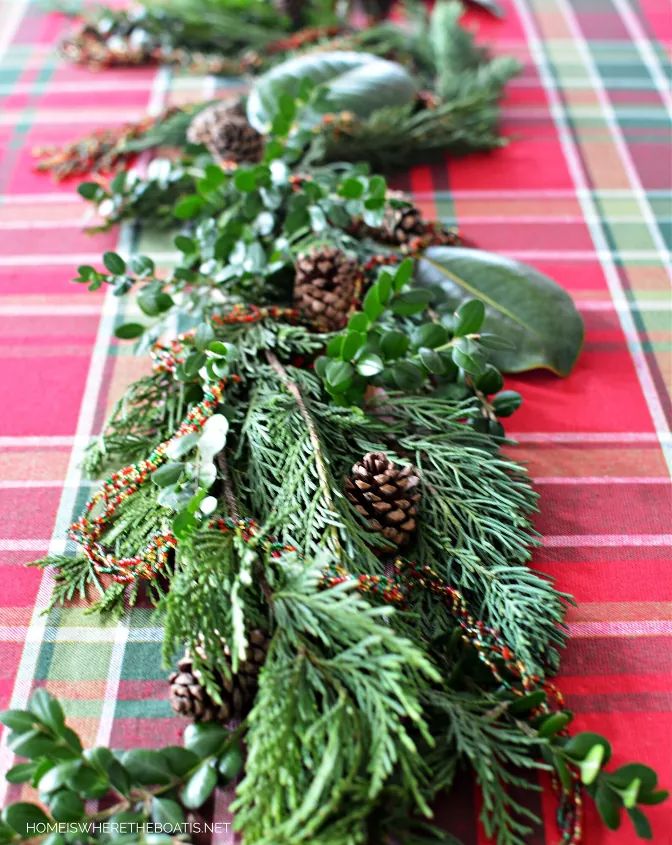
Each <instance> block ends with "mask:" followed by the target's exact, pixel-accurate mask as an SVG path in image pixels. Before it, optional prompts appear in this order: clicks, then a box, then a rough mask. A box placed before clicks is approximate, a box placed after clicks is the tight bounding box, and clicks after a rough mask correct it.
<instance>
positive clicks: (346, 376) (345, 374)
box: [325, 361, 355, 393]
mask: <svg viewBox="0 0 672 845" xmlns="http://www.w3.org/2000/svg"><path fill="white" fill-rule="evenodd" d="M354 374H355V371H354V369H353V367H352V364H349V363H348V362H347V361H330V362H329V363H328V364H327V367H326V370H325V377H326V380H327V384H328V385H329V386H330V387H331V388H332V390H334V391H336V393H343V392H344V391H346V390H347V389H348V387H350V385H351V384H352V379H353V376H354Z"/></svg>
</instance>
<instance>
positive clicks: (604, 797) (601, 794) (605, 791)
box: [595, 746, 621, 830]
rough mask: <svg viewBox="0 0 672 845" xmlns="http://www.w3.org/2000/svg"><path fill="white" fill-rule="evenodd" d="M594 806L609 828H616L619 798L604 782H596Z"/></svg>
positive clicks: (619, 823) (619, 807)
mask: <svg viewBox="0 0 672 845" xmlns="http://www.w3.org/2000/svg"><path fill="white" fill-rule="evenodd" d="M596 747H597V746H596ZM595 806H596V807H597V811H598V813H599V814H600V816H601V817H602V821H603V822H604V823H605V824H606V826H607V827H608V828H609V830H618V828H619V827H620V825H621V812H620V810H621V800H620V798H619V797H618V795H617V794H616V793H615V792H614V791H613V790H612V789H609V787H608V786H607V785H606V784H605V783H600V784H598V787H597V790H596V792H595Z"/></svg>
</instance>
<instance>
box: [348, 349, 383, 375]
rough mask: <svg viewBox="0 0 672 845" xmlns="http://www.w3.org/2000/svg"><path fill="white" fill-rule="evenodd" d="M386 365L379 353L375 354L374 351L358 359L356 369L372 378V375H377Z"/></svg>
mask: <svg viewBox="0 0 672 845" xmlns="http://www.w3.org/2000/svg"><path fill="white" fill-rule="evenodd" d="M384 366H385V365H384V364H383V359H382V358H381V357H380V356H379V355H375V354H374V353H373V352H368V353H366V354H364V355H362V357H361V358H360V359H359V360H358V361H357V363H356V365H355V369H356V370H357V372H358V373H359V374H360V376H364V377H365V378H370V377H371V376H377V375H378V373H380V372H382V371H383V368H384Z"/></svg>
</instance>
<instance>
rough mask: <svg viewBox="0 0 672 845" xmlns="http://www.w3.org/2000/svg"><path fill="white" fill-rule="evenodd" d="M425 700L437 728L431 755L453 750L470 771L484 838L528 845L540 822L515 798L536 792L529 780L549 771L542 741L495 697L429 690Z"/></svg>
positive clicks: (507, 844) (501, 844) (504, 844)
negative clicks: (542, 757)
mask: <svg viewBox="0 0 672 845" xmlns="http://www.w3.org/2000/svg"><path fill="white" fill-rule="evenodd" d="M426 698H427V702H428V705H429V708H430V712H431V713H432V716H433V722H432V724H433V725H434V726H435V727H436V728H437V732H436V733H435V736H436V738H437V744H436V747H435V750H434V751H430V756H431V757H432V758H434V757H436V758H440V756H441V755H442V753H445V750H446V749H450V748H451V747H453V748H455V750H456V751H457V753H458V754H459V755H460V757H462V758H463V759H464V760H465V761H468V762H469V764H470V765H471V766H472V767H473V769H474V771H475V774H476V778H477V780H478V783H479V786H480V787H481V791H482V795H483V809H482V812H481V821H482V822H483V826H484V828H485V831H486V834H487V835H488V836H489V837H493V840H494V842H496V843H497V845H527V843H528V842H529V841H530V840H529V837H530V834H531V833H532V832H533V831H534V829H535V827H536V826H537V825H538V824H540V819H539V818H538V817H537V815H536V814H535V813H534V812H533V811H532V810H530V808H529V807H528V806H526V805H525V804H524V803H522V801H521V800H519V798H518V797H516V794H515V793H516V792H517V791H519V790H521V789H522V790H531V791H539V787H538V786H537V785H536V783H535V779H534V777H530V775H531V774H532V775H534V773H536V772H541V771H547V770H549V769H550V767H549V766H548V765H547V764H545V763H543V762H541V761H540V756H539V755H540V751H539V748H540V745H543V744H544V742H545V741H544V740H543V739H541V738H540V737H539V735H538V734H537V733H536V732H535V731H532V730H531V729H524V728H523V727H521V725H519V724H517V723H516V722H515V721H514V720H513V719H512V718H511V717H508V716H507V715H506V711H505V710H504V711H503V710H502V708H501V701H500V700H498V698H497V697H495V696H482V695H477V694H475V695H469V694H464V693H455V692H453V691H450V690H446V689H444V690H432V691H431V692H429V693H427V696H426ZM439 726H440V727H439ZM432 761H433V762H434V760H433V759H432Z"/></svg>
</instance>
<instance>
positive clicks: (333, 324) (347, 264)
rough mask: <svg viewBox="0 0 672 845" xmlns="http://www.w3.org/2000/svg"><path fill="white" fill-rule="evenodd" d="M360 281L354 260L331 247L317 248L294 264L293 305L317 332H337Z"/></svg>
mask: <svg viewBox="0 0 672 845" xmlns="http://www.w3.org/2000/svg"><path fill="white" fill-rule="evenodd" d="M360 278H361V270H360V267H359V264H358V263H357V262H356V261H355V259H354V258H350V256H348V255H346V254H345V253H344V252H342V251H341V250H340V249H336V248H335V247H329V246H327V247H319V248H315V249H313V250H311V251H310V252H308V253H304V254H303V255H300V256H299V258H298V260H297V263H296V279H295V282H294V304H295V306H296V308H298V309H299V311H301V312H302V313H303V314H304V316H305V317H307V318H308V319H309V320H310V321H311V322H312V323H313V324H314V325H315V326H316V327H317V328H319V329H320V330H321V331H338V329H342V328H343V326H344V325H345V324H346V322H347V319H348V312H349V310H350V308H351V307H352V304H353V302H354V300H355V296H356V293H357V285H358V282H359V280H360Z"/></svg>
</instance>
